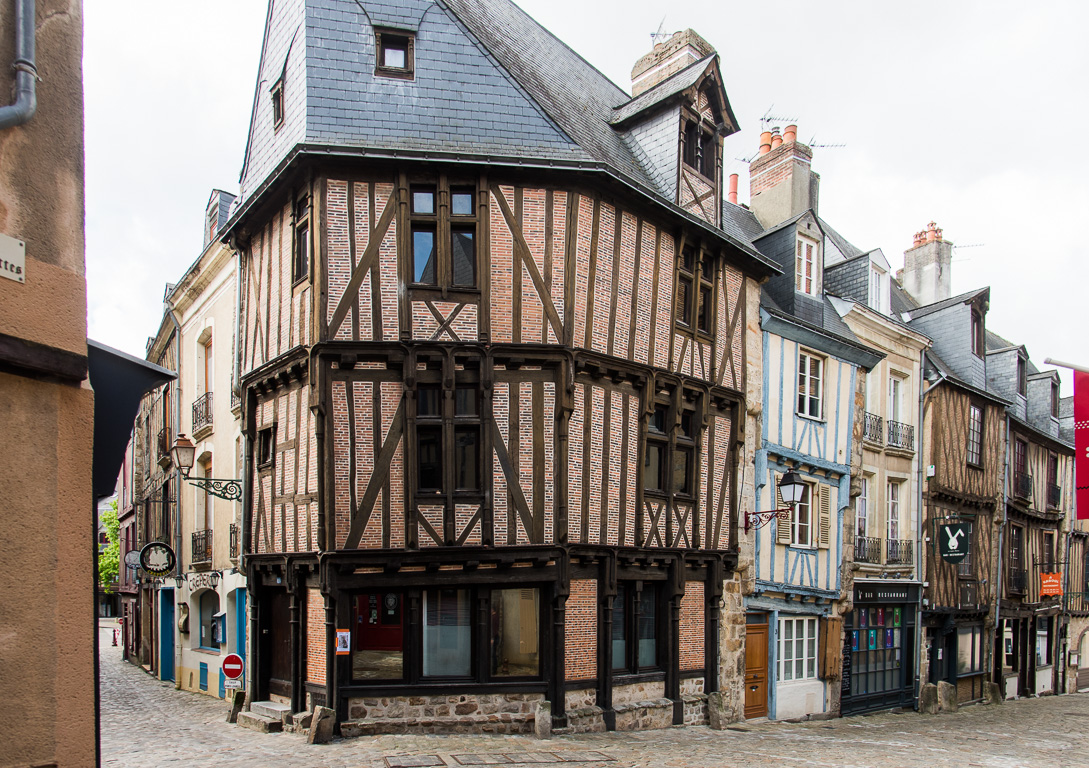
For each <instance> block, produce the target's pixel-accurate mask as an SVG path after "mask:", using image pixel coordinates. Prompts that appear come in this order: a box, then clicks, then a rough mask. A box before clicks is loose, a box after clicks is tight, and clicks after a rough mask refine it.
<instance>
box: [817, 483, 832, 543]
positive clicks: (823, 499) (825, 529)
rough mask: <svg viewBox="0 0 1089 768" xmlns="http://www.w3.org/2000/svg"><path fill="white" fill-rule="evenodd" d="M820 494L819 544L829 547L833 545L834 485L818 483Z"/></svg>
mask: <svg viewBox="0 0 1089 768" xmlns="http://www.w3.org/2000/svg"><path fill="white" fill-rule="evenodd" d="M817 488H818V489H819V493H818V495H819V496H820V505H819V507H818V511H817V546H818V547H820V548H821V549H828V548H829V547H830V546H831V541H832V513H831V510H830V507H831V499H830V498H829V497H830V496H831V494H832V487H831V486H828V485H818V486H817Z"/></svg>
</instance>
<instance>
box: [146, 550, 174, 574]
mask: <svg viewBox="0 0 1089 768" xmlns="http://www.w3.org/2000/svg"><path fill="white" fill-rule="evenodd" d="M176 562H177V560H176V559H175V557H174V550H172V549H171V548H170V545H168V544H166V543H165V542H162V541H152V542H148V543H147V544H145V545H144V548H143V549H141V550H140V567H141V568H143V569H144V570H145V571H147V572H148V573H149V574H151V575H152V576H166V575H167V574H169V573H170V572H171V571H173V570H174V564H175V563H176Z"/></svg>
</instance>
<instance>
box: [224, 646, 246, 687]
mask: <svg viewBox="0 0 1089 768" xmlns="http://www.w3.org/2000/svg"><path fill="white" fill-rule="evenodd" d="M222 667H223V674H224V676H225V677H226V678H227V679H226V680H224V681H223V687H224V688H227V689H230V688H241V687H242V673H243V672H245V671H246V663H245V662H244V661H242V657H241V656H239V655H238V654H237V653H228V654H227V655H226V656H224V657H223V664H222Z"/></svg>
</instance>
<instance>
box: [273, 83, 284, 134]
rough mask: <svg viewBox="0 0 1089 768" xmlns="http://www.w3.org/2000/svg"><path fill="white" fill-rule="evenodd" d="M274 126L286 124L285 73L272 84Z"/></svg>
mask: <svg viewBox="0 0 1089 768" xmlns="http://www.w3.org/2000/svg"><path fill="white" fill-rule="evenodd" d="M271 95H272V127H273V128H279V127H280V126H281V125H283V124H284V78H283V75H281V76H280V79H279V80H277V81H276V83H275V84H274V85H273V86H272V92H271Z"/></svg>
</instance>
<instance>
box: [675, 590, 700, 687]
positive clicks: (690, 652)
mask: <svg viewBox="0 0 1089 768" xmlns="http://www.w3.org/2000/svg"><path fill="white" fill-rule="evenodd" d="M703 596H704V585H703V582H702V581H689V582H687V583H686V584H685V585H684V597H682V598H681V628H680V633H681V663H680V668H681V669H682V670H685V669H703V667H704V661H705V658H704V652H703V640H704V636H703V629H704V627H703V602H704V599H703Z"/></svg>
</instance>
